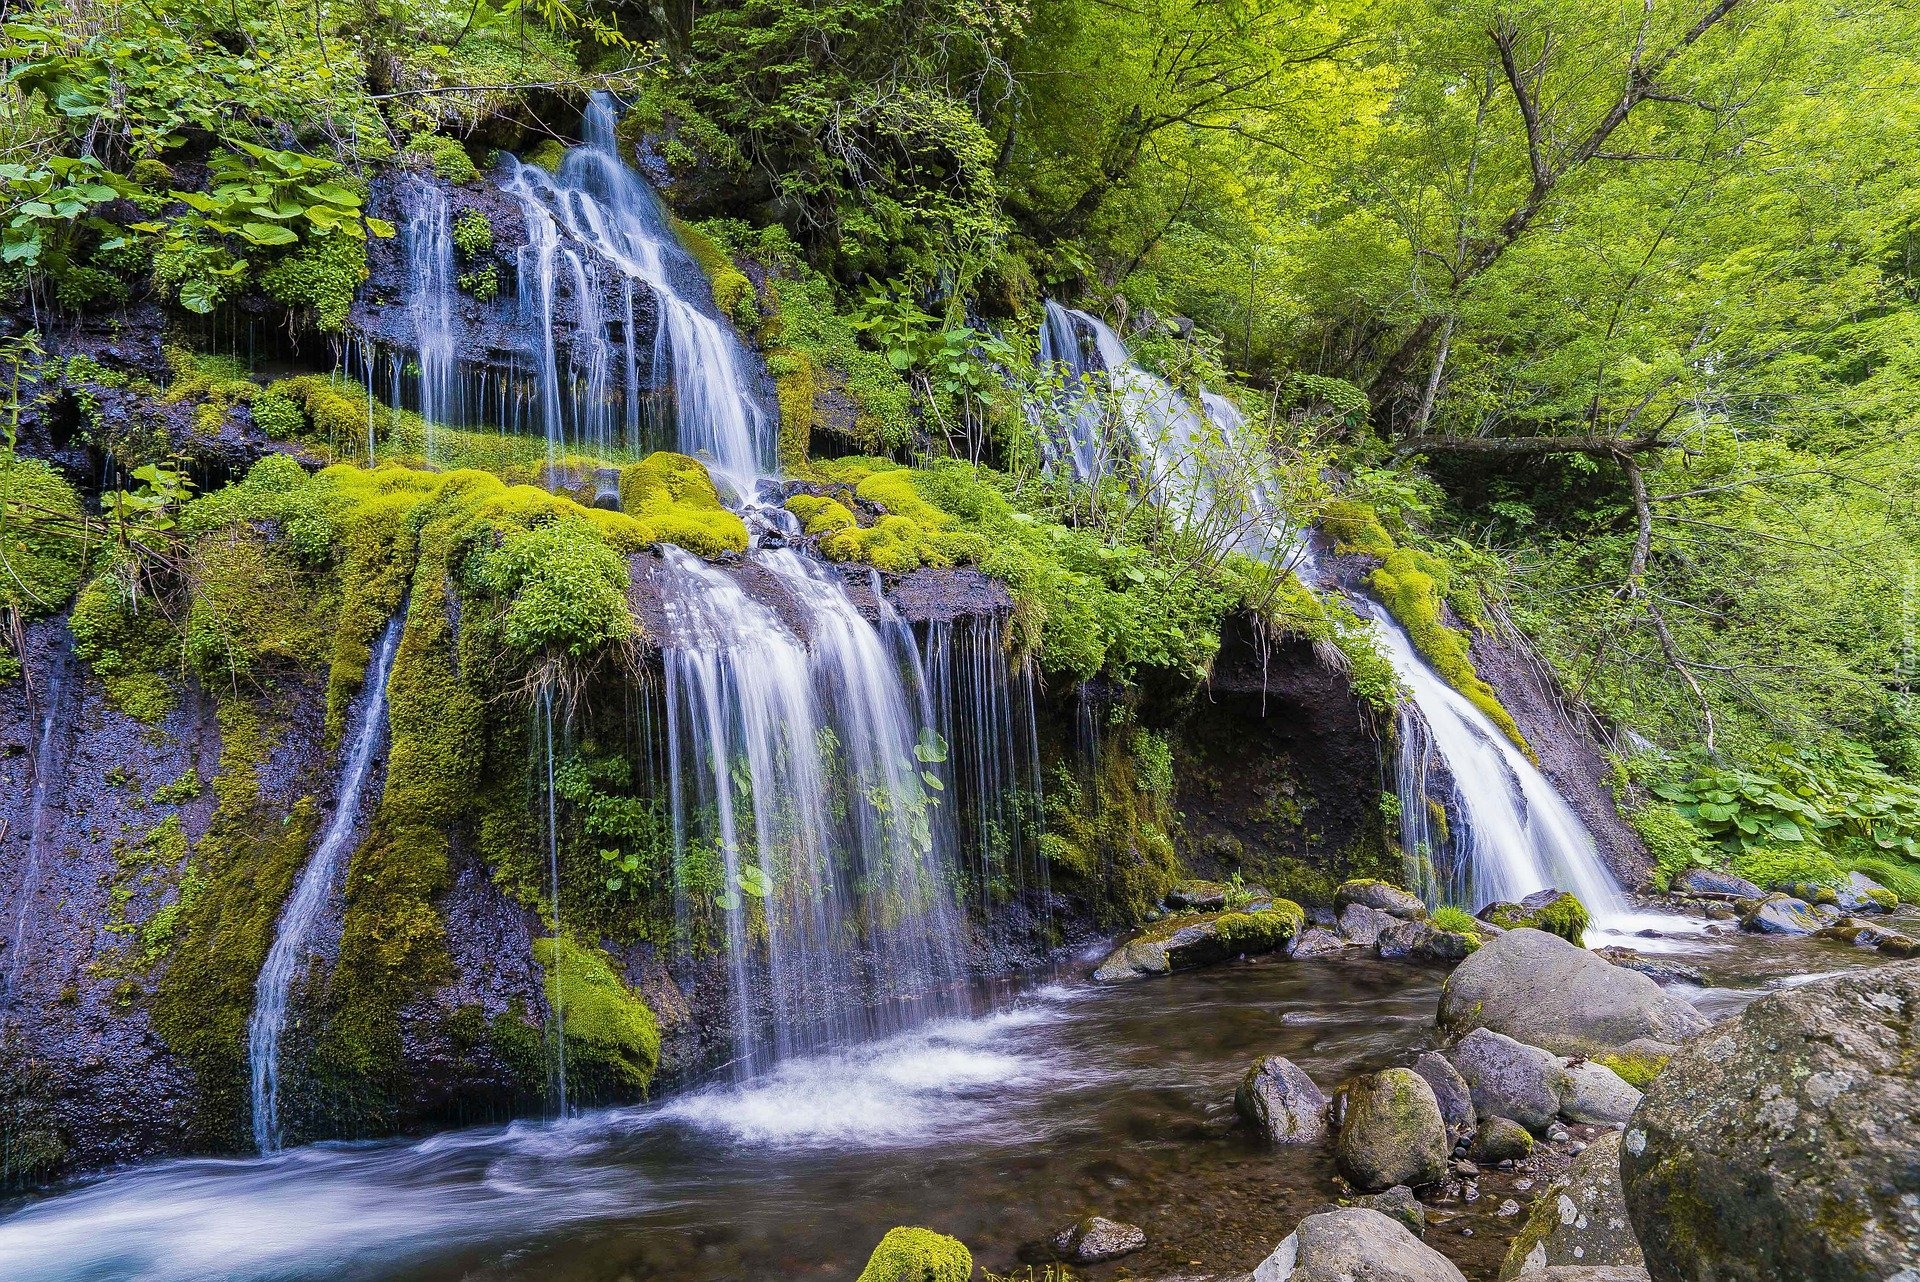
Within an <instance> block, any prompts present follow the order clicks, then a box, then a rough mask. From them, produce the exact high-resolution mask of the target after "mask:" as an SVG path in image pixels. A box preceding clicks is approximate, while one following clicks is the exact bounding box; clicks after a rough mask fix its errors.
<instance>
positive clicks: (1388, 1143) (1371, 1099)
mask: <svg viewBox="0 0 1920 1282" xmlns="http://www.w3.org/2000/svg"><path fill="white" fill-rule="evenodd" d="M1334 1114H1335V1116H1336V1117H1337V1118H1338V1124H1339V1127H1340V1130H1339V1134H1338V1135H1337V1136H1336V1137H1335V1140H1334V1150H1333V1157H1334V1164H1335V1165H1336V1166H1337V1167H1339V1169H1340V1174H1342V1175H1343V1176H1345V1177H1346V1178H1347V1180H1348V1182H1349V1183H1351V1184H1352V1185H1353V1186H1354V1187H1355V1188H1357V1189H1359V1190H1361V1191H1362V1192H1367V1193H1375V1192H1379V1191H1380V1190H1382V1189H1389V1188H1392V1187H1393V1186H1394V1185H1396V1184H1405V1185H1408V1186H1410V1187H1413V1188H1419V1187H1420V1186H1421V1185H1424V1184H1432V1183H1434V1182H1435V1181H1437V1180H1439V1179H1441V1178H1442V1177H1444V1176H1445V1175H1446V1173H1447V1152H1448V1147H1449V1146H1448V1144H1447V1127H1446V1123H1445V1122H1444V1121H1442V1120H1441V1117H1440V1105H1439V1102H1438V1101H1437V1100H1435V1099H1434V1096H1433V1088H1432V1087H1431V1086H1429V1085H1427V1082H1426V1079H1425V1078H1423V1077H1421V1076H1420V1074H1418V1073H1416V1072H1414V1071H1413V1070H1412V1069H1410V1068H1389V1069H1386V1070H1384V1071H1382V1072H1378V1073H1368V1074H1365V1075H1362V1076H1360V1077H1353V1078H1349V1079H1348V1080H1347V1081H1345V1082H1343V1083H1341V1085H1340V1089H1339V1091H1338V1092H1336V1096H1335V1100H1334Z"/></svg>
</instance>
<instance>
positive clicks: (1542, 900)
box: [1480, 890, 1591, 948]
mask: <svg viewBox="0 0 1920 1282" xmlns="http://www.w3.org/2000/svg"><path fill="white" fill-rule="evenodd" d="M1480 920H1482V921H1485V922H1489V923H1491V924H1492V925H1495V926H1498V927H1499V928H1500V929H1501V930H1519V929H1521V928H1522V927H1531V928H1532V929H1534V930H1544V931H1546V932H1547V933H1548V934H1549V935H1558V936H1560V938H1562V939H1564V940H1566V941H1567V942H1568V943H1569V944H1572V945H1573V946H1574V947H1576V948H1579V947H1583V946H1584V943H1585V940H1586V936H1587V927H1588V925H1590V924H1591V919H1590V918H1589V917H1588V915H1587V908H1586V905H1585V904H1582V903H1581V902H1580V900H1579V899H1578V898H1576V897H1575V896H1574V895H1572V894H1570V893H1568V892H1567V891H1564V890H1555V891H1541V892H1540V893H1538V894H1534V895H1528V896H1527V898H1526V899H1525V901H1523V902H1521V903H1517V904H1510V903H1504V902H1503V903H1493V904H1488V905H1487V906H1486V907H1485V908H1482V909H1481V910H1480Z"/></svg>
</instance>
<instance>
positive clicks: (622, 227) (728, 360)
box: [504, 95, 773, 500]
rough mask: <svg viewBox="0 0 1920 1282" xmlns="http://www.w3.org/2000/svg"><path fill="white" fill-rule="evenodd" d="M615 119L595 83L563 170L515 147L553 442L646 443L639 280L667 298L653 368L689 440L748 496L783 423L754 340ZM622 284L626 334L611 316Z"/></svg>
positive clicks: (524, 286) (685, 443) (543, 400)
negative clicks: (541, 164) (667, 376)
mask: <svg viewBox="0 0 1920 1282" xmlns="http://www.w3.org/2000/svg"><path fill="white" fill-rule="evenodd" d="M614 123H615V122H614V112H613V106H612V104H611V102H610V101H609V100H608V99H607V98H606V97H605V95H595V96H594V99H593V101H592V102H591V103H590V104H589V105H588V107H587V112H586V118H585V126H584V130H583V132H584V134H585V139H584V143H583V145H582V146H579V147H574V148H571V149H569V150H568V152H567V155H566V158H565V159H564V160H563V161H562V162H561V164H560V168H559V171H558V172H557V173H551V174H550V173H548V172H546V171H545V170H543V169H540V168H538V167H536V166H533V165H525V164H520V163H519V162H517V161H516V162H512V163H511V166H510V172H509V174H508V176H507V178H506V180H505V183H504V187H505V190H506V191H507V193H508V194H510V195H512V196H513V197H514V198H515V199H516V200H518V201H519V202H520V205H521V208H522V209H523V210H524V211H525V213H526V221H527V233H528V238H529V243H528V245H527V246H526V247H525V248H523V249H522V250H521V251H520V255H519V262H518V267H519V278H520V306H521V311H522V314H523V315H524V316H526V317H529V318H530V319H531V320H532V321H533V323H534V325H535V328H536V330H537V332H538V333H539V335H540V345H539V351H538V352H537V353H536V359H535V375H536V379H537V382H538V384H539V404H540V418H541V420H542V423H543V426H544V430H545V432H546V434H547V440H548V450H549V454H550V455H556V456H557V454H558V453H559V452H560V451H561V450H562V449H566V448H575V447H577V448H581V449H585V450H589V451H596V452H598V453H600V454H601V455H603V456H604V455H606V454H607V453H609V452H610V451H611V450H612V449H614V448H615V447H624V448H629V449H631V448H637V446H638V440H637V437H638V433H639V423H640V406H639V400H640V389H639V378H638V359H637V351H636V349H635V346H634V345H635V343H636V342H637V341H638V340H637V337H636V335H635V330H634V323H633V315H634V313H633V308H634V290H633V287H634V284H635V283H636V282H637V283H639V284H641V285H643V286H645V288H646V289H647V290H648V292H649V293H650V294H651V295H652V297H653V299H654V301H655V303H656V304H657V306H658V308H659V312H660V317H659V324H658V326H657V327H656V328H655V331H654V339H653V352H652V357H653V368H654V370H655V371H656V375H655V377H656V379H657V378H658V377H659V373H658V371H661V370H663V369H667V370H670V371H671V378H672V392H673V409H674V418H675V421H676V423H677V425H678V432H679V441H680V449H681V450H682V451H683V452H684V453H687V454H692V455H695V456H698V457H701V458H704V459H705V460H706V461H707V462H708V465H709V467H710V468H711V469H712V470H713V471H714V472H715V473H716V474H717V479H719V480H721V481H723V482H724V483H726V484H728V485H730V486H731V487H732V488H733V490H734V492H735V494H736V496H737V497H738V498H740V499H742V500H744V499H749V498H751V497H752V494H753V489H754V485H755V483H756V482H757V481H758V480H759V478H760V477H761V476H763V475H766V474H767V473H768V472H769V471H770V469H771V467H772V463H773V433H772V430H771V428H772V424H771V423H770V421H769V419H768V415H767V414H766V413H765V412H764V411H763V410H762V409H761V407H760V405H759V403H758V400H757V398H756V397H754V396H752V395H749V394H748V387H749V384H748V378H747V364H748V362H747V357H746V354H745V352H744V350H743V349H742V347H741V345H740V343H739V341H738V339H736V338H735V337H734V335H733V332H732V331H731V329H729V328H728V326H727V325H726V324H725V323H724V322H723V321H722V320H720V319H719V317H718V316H717V315H715V314H714V313H713V310H712V302H711V297H710V295H709V292H708V289H707V285H706V283H705V277H704V276H703V275H702V274H701V272H700V268H699V265H698V264H697V263H695V262H694V261H693V259H692V257H691V256H690V255H688V253H687V252H686V250H685V249H683V248H682V247H681V246H680V243H679V242H678V241H677V240H676V239H674V235H673V230H672V227H671V225H670V223H669V222H668V219H667V215H666V211H665V210H663V209H662V208H661V207H660V202H659V199H658V198H657V197H656V196H655V195H654V194H653V191H652V190H651V189H650V188H649V187H648V186H647V185H646V183H645V182H644V181H642V180H641V178H640V175H638V174H637V173H635V172H634V171H633V170H632V169H631V168H630V167H629V166H628V165H627V164H625V162H623V161H622V160H621V159H620V151H619V145H618V144H617V143H616V141H615V140H614ZM563 294H564V296H565V298H566V299H567V300H569V301H570V303H571V306H572V309H573V313H572V328H571V331H570V332H571V337H570V338H569V339H568V342H567V357H566V362H565V364H564V367H563V364H562V361H561V358H560V354H559V351H558V348H557V344H556V341H555V335H556V333H557V331H558V329H559V325H558V324H557V323H556V312H555V309H556V308H557V307H559V306H561V300H562V295H563ZM616 298H617V300H618V303H617V306H618V309H619V315H620V321H621V323H620V326H619V328H620V334H619V338H618V340H617V342H616V339H615V337H614V334H613V326H612V325H611V324H610V323H609V317H608V310H609V300H613V299H616Z"/></svg>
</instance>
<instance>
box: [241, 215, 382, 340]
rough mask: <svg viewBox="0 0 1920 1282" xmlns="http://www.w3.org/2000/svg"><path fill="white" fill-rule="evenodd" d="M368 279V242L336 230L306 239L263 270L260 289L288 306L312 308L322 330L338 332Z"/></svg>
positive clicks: (345, 322) (317, 325)
mask: <svg viewBox="0 0 1920 1282" xmlns="http://www.w3.org/2000/svg"><path fill="white" fill-rule="evenodd" d="M366 279H367V245H366V242H365V241H363V240H359V239H356V238H355V237H352V236H347V235H343V234H340V233H338V232H336V233H335V234H333V235H331V236H323V237H319V238H316V239H314V240H309V241H307V242H305V243H304V244H302V245H301V246H300V247H299V248H298V249H296V250H295V251H293V252H292V253H291V254H288V255H287V256H286V257H285V258H283V259H281V260H280V261H279V262H277V263H275V264H274V265H273V266H272V267H269V268H268V269H267V270H266V271H264V272H262V273H261V274H260V290H261V292H262V293H264V294H265V295H266V296H267V297H268V298H271V299H273V300H274V301H275V302H278V303H283V304H285V305H286V306H287V307H290V308H294V309H296V310H299V309H309V310H311V311H312V313H313V318H314V324H315V326H316V327H318V328H319V329H320V331H321V332H322V333H327V334H337V333H339V332H340V331H341V330H343V329H345V328H346V327H347V316H348V314H349V313H350V312H351V311H352V309H353V295H354V291H355V290H357V289H359V288H360V284H361V282H362V281H364V280H366Z"/></svg>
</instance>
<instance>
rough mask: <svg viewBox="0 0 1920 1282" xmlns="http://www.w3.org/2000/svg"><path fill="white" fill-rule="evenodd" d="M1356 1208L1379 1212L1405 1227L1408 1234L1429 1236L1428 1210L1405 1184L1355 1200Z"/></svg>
mask: <svg viewBox="0 0 1920 1282" xmlns="http://www.w3.org/2000/svg"><path fill="white" fill-rule="evenodd" d="M1353 1204H1354V1205H1355V1206H1364V1207H1366V1208H1367V1209H1368V1210H1370V1211H1378V1212H1380V1214H1382V1215H1384V1216H1386V1217H1387V1218H1388V1219H1390V1220H1393V1221H1395V1222H1397V1223H1399V1224H1401V1225H1403V1226H1405V1228H1406V1230H1407V1232H1409V1233H1411V1234H1413V1235H1414V1236H1415V1237H1425V1236H1426V1235H1427V1208H1425V1207H1424V1206H1421V1205H1420V1199H1419V1198H1417V1197H1415V1196H1414V1195H1413V1190H1412V1189H1410V1188H1408V1187H1407V1186H1406V1185H1404V1184H1396V1185H1394V1186H1393V1187H1392V1188H1390V1189H1388V1190H1387V1191H1386V1192H1384V1193H1369V1194H1367V1195H1366V1196H1365V1197H1356V1198H1354V1199H1353Z"/></svg>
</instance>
